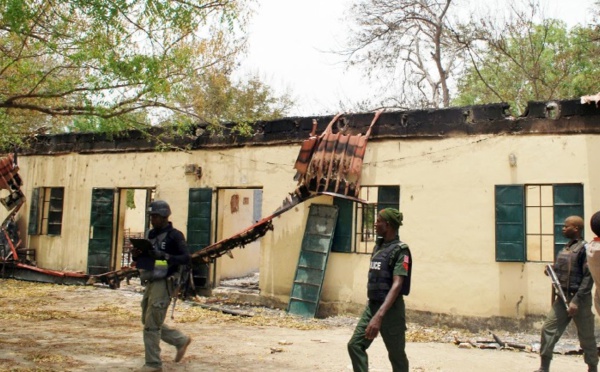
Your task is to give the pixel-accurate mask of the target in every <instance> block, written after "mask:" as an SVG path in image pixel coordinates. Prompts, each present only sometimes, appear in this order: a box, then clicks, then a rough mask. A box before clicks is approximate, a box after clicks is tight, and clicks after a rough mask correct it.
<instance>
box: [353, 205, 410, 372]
mask: <svg viewBox="0 0 600 372" xmlns="http://www.w3.org/2000/svg"><path fill="white" fill-rule="evenodd" d="M400 225H402V213H400V212H399V211H398V210H397V209H394V208H386V209H383V210H381V211H380V212H379V213H378V215H377V222H376V223H375V231H376V233H377V236H378V239H377V243H376V245H375V248H374V250H373V255H372V257H371V265H370V269H369V280H368V284H367V297H368V298H369V302H368V304H367V306H366V308H365V310H364V312H363V314H362V317H361V318H360V320H359V322H358V324H357V325H356V329H355V330H354V334H353V335H352V338H351V339H350V341H349V342H348V353H349V354H350V359H351V360H352V367H353V368H354V371H355V372H356V371H361V372H363V371H364V372H366V371H368V368H369V359H368V356H367V349H368V348H369V346H371V343H372V342H373V340H374V339H375V337H377V335H378V334H379V333H381V337H382V338H383V342H384V343H385V347H386V348H387V351H388V357H389V359H390V362H391V363H392V368H393V371H394V372H408V358H407V357H406V352H405V350H404V348H405V333H406V316H405V307H404V297H403V296H406V295H408V293H409V292H410V277H411V272H412V257H411V254H410V250H409V249H408V245H406V244H405V243H403V242H401V241H400V240H399V238H398V228H399V227H400Z"/></svg>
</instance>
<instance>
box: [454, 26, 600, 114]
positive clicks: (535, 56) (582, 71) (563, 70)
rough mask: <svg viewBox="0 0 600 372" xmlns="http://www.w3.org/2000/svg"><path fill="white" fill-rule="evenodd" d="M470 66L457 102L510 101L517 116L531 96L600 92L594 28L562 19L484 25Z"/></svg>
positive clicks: (548, 97) (542, 98) (471, 47)
mask: <svg viewBox="0 0 600 372" xmlns="http://www.w3.org/2000/svg"><path fill="white" fill-rule="evenodd" d="M477 32H478V39H479V41H481V42H480V43H479V44H477V43H471V44H470V45H469V52H470V55H471V57H472V62H473V63H472V65H471V67H469V68H468V69H467V70H466V71H465V73H464V75H463V76H462V77H461V78H460V81H459V84H458V94H457V96H456V98H455V99H454V100H453V104H455V105H460V106H462V105H474V104H483V103H490V102H499V101H500V102H508V103H509V104H510V106H511V108H512V110H513V113H514V114H515V115H520V114H522V113H523V109H524V108H525V107H526V106H527V102H529V101H548V100H552V99H566V98H576V97H580V96H582V95H586V94H591V93H596V92H598V91H600V84H599V83H598V79H596V78H595V77H596V76H598V73H600V65H598V63H597V56H598V53H599V52H600V44H599V43H598V41H595V42H594V41H592V34H593V29H592V28H584V27H575V28H573V29H572V30H571V31H569V30H567V27H566V24H565V23H564V22H562V21H558V20H553V19H545V20H543V21H542V22H541V23H539V24H536V23H534V22H532V21H531V20H530V19H529V18H524V17H519V18H518V19H517V20H516V21H515V22H512V23H510V24H508V25H507V27H505V28H502V30H501V31H494V29H493V28H490V27H488V28H480V29H479V30H478V31H477Z"/></svg>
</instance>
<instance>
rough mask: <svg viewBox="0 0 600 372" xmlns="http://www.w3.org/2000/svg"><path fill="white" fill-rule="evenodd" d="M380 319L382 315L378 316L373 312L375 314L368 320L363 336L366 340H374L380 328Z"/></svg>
mask: <svg viewBox="0 0 600 372" xmlns="http://www.w3.org/2000/svg"><path fill="white" fill-rule="evenodd" d="M382 320H383V317H381V316H378V315H377V314H375V316H374V317H373V318H371V321H370V322H369V325H368V326H367V329H366V330H365V338H366V339H367V340H374V339H375V337H377V335H378V334H379V330H380V329H381V321H382Z"/></svg>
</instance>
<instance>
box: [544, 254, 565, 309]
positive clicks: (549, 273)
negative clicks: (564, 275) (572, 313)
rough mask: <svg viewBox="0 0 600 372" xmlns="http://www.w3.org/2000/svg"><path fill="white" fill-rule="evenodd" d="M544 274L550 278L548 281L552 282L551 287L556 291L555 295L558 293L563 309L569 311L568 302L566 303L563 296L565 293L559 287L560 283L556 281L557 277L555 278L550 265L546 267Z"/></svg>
mask: <svg viewBox="0 0 600 372" xmlns="http://www.w3.org/2000/svg"><path fill="white" fill-rule="evenodd" d="M546 272H547V273H548V276H550V280H552V286H554V290H555V291H556V293H558V295H559V296H560V298H561V299H562V301H563V303H564V304H565V307H566V308H567V310H568V309H569V301H567V296H565V292H564V291H563V290H562V287H561V286H560V281H559V280H558V276H556V272H554V269H553V268H552V265H550V264H548V265H546Z"/></svg>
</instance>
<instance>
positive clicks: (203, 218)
mask: <svg viewBox="0 0 600 372" xmlns="http://www.w3.org/2000/svg"><path fill="white" fill-rule="evenodd" d="M188 203H189V205H188V222H187V244H188V248H189V250H190V253H194V252H196V251H199V250H200V249H202V248H204V247H206V246H208V245H210V243H211V241H210V228H211V223H210V222H211V220H210V218H211V213H212V211H211V208H212V189H210V188H199V189H190V192H189V199H188ZM208 273H209V269H208V264H205V263H194V266H193V267H192V275H193V278H194V286H195V287H196V288H207V287H208V285H209V278H208Z"/></svg>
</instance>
